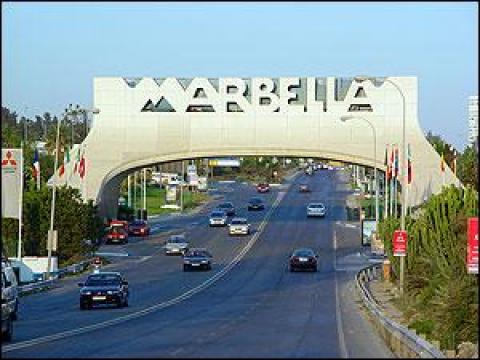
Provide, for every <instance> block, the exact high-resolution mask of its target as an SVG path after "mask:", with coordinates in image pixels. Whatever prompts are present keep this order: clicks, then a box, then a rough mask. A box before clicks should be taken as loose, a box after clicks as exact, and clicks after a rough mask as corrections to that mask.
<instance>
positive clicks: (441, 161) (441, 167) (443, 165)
mask: <svg viewBox="0 0 480 360" xmlns="http://www.w3.org/2000/svg"><path fill="white" fill-rule="evenodd" d="M440 170H442V172H445V159H444V158H443V153H442V158H441V159H440Z"/></svg>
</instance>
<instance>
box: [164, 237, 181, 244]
mask: <svg viewBox="0 0 480 360" xmlns="http://www.w3.org/2000/svg"><path fill="white" fill-rule="evenodd" d="M168 242H169V243H170V244H172V243H173V244H178V243H183V242H185V238H184V237H183V236H172V237H171V238H170V239H168Z"/></svg>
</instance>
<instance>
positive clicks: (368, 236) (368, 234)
mask: <svg viewBox="0 0 480 360" xmlns="http://www.w3.org/2000/svg"><path fill="white" fill-rule="evenodd" d="M361 228H362V231H361V236H362V246H368V245H372V239H373V237H374V236H375V231H376V229H377V222H376V221H375V219H362V220H361Z"/></svg>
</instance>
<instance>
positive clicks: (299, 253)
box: [288, 248, 318, 272]
mask: <svg viewBox="0 0 480 360" xmlns="http://www.w3.org/2000/svg"><path fill="white" fill-rule="evenodd" d="M288 266H289V269H290V271H291V272H294V271H296V270H312V271H315V272H316V271H318V255H316V254H315V253H314V251H313V250H312V249H308V248H301V249H296V250H295V251H294V252H293V253H292V255H290V257H289V259H288Z"/></svg>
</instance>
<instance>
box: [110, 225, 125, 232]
mask: <svg viewBox="0 0 480 360" xmlns="http://www.w3.org/2000/svg"><path fill="white" fill-rule="evenodd" d="M110 232H111V233H112V234H121V233H123V228H121V227H118V226H116V227H113V228H111V229H110Z"/></svg>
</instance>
